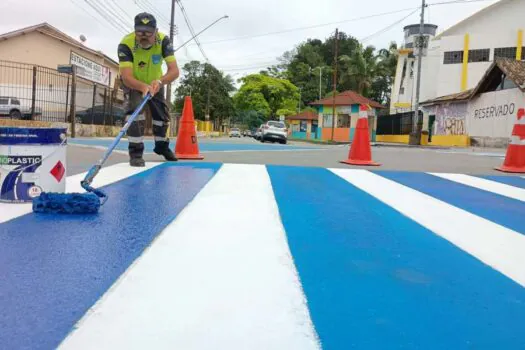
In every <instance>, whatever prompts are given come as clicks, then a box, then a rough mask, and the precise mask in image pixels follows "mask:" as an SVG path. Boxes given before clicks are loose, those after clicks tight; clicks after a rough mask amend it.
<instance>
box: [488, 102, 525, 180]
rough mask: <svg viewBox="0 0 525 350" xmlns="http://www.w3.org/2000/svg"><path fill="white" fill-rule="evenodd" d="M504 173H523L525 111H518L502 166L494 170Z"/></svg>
mask: <svg viewBox="0 0 525 350" xmlns="http://www.w3.org/2000/svg"><path fill="white" fill-rule="evenodd" d="M495 169H496V170H499V171H504V172H506V173H525V109H524V108H520V109H518V121H517V122H516V123H515V124H514V127H513V128H512V136H511V137H510V144H509V147H508V148H507V154H506V156H505V161H504V162H503V165H502V166H501V167H499V168H495Z"/></svg>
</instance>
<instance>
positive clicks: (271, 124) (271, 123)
mask: <svg viewBox="0 0 525 350" xmlns="http://www.w3.org/2000/svg"><path fill="white" fill-rule="evenodd" d="M268 125H269V126H273V127H276V128H280V129H284V128H285V126H284V123H281V122H268Z"/></svg>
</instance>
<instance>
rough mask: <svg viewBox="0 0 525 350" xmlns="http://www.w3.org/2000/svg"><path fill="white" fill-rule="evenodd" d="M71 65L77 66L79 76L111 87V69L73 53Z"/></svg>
mask: <svg viewBox="0 0 525 350" xmlns="http://www.w3.org/2000/svg"><path fill="white" fill-rule="evenodd" d="M70 61H71V64H74V65H75V66H77V76H79V77H81V78H84V79H87V80H90V81H93V82H95V83H98V84H103V85H106V86H109V85H110V81H109V76H110V70H109V67H106V66H103V65H100V64H98V63H96V62H93V61H91V60H89V59H87V58H85V57H83V56H80V55H79V54H76V53H74V52H73V51H71V59H70Z"/></svg>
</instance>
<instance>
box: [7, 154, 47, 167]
mask: <svg viewBox="0 0 525 350" xmlns="http://www.w3.org/2000/svg"><path fill="white" fill-rule="evenodd" d="M41 161H42V157H41V156H0V165H7V166H18V165H31V164H35V163H40V162H41Z"/></svg>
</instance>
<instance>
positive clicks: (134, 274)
mask: <svg viewBox="0 0 525 350" xmlns="http://www.w3.org/2000/svg"><path fill="white" fill-rule="evenodd" d="M247 194H249V195H247ZM75 328H76V329H75V330H74V331H73V332H72V333H71V334H70V335H69V337H68V338H66V340H65V341H64V342H63V343H62V344H61V348H62V349H75V350H78V349H87V348H89V349H185V350H187V349H319V348H320V345H319V342H318V340H317V336H316V333H315V330H314V328H313V324H312V321H311V319H310V315H309V311H308V308H307V306H306V301H305V297H304V295H303V292H302V289H301V285H300V282H299V278H298V275H297V272H296V269H295V266H294V263H293V260H292V257H291V253H290V251H289V248H288V245H287V240H286V235H285V232H284V228H283V226H282V223H281V221H280V216H279V212H278V208H277V204H276V202H275V198H274V194H273V189H272V186H271V182H270V178H269V176H268V173H267V171H266V168H265V166H263V165H241V164H239V165H233V164H225V165H223V166H222V168H221V169H220V170H219V172H218V173H217V174H216V175H215V176H214V177H213V179H212V180H210V182H209V183H208V184H207V185H206V186H205V187H204V188H203V189H202V190H201V191H200V192H199V194H198V195H197V196H196V197H195V199H194V200H193V201H192V202H191V203H190V204H189V205H188V206H187V207H186V208H185V209H184V210H183V211H182V212H181V213H180V214H179V216H178V218H177V219H176V220H174V221H173V222H172V223H171V224H170V225H169V226H168V227H167V228H166V229H165V230H164V231H163V232H162V233H161V235H160V236H159V237H157V239H156V240H155V241H154V242H153V244H152V245H151V246H150V247H149V248H148V249H147V250H146V251H145V252H144V253H143V254H142V256H141V257H140V258H139V259H137V260H136V262H135V264H133V265H132V266H131V267H130V268H129V269H128V270H127V272H126V273H125V274H123V275H122V276H121V277H120V279H119V280H118V281H117V282H116V283H115V285H114V286H113V287H112V288H111V289H110V290H109V291H108V292H107V293H106V294H105V295H104V296H103V297H102V298H101V299H100V300H99V302H98V303H97V304H95V305H94V306H93V307H92V308H91V310H90V311H89V312H88V313H87V314H86V316H85V317H84V318H83V319H82V320H81V321H80V322H79V323H78V325H77V327H75Z"/></svg>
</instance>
